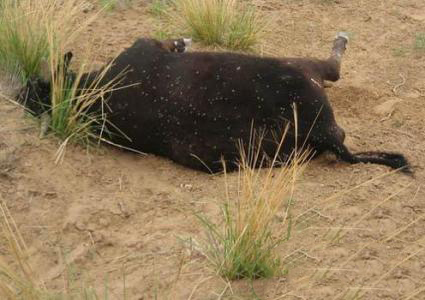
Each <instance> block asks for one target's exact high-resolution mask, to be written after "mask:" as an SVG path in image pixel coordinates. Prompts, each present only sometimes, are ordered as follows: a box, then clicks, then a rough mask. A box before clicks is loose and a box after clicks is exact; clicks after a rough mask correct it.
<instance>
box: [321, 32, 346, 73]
mask: <svg viewBox="0 0 425 300" xmlns="http://www.w3.org/2000/svg"><path fill="white" fill-rule="evenodd" d="M347 43H348V35H347V33H345V32H339V33H338V34H337V36H336V38H335V40H334V44H333V47H332V51H331V56H330V57H329V58H328V59H327V60H325V61H323V63H324V64H323V69H322V72H323V74H322V79H323V80H329V81H337V80H338V79H339V78H340V70H341V61H342V56H343V55H344V52H345V49H346V46H347Z"/></svg>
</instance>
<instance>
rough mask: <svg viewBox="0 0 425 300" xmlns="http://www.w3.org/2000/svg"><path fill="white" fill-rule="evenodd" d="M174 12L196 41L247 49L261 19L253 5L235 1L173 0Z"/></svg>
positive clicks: (260, 27)
mask: <svg viewBox="0 0 425 300" xmlns="http://www.w3.org/2000/svg"><path fill="white" fill-rule="evenodd" d="M173 6H174V7H175V13H174V15H172V16H173V17H174V18H175V19H176V20H179V21H180V22H181V23H182V24H183V26H184V27H185V28H187V30H188V31H189V32H190V33H191V35H192V37H193V38H194V39H195V40H199V41H201V42H202V43H204V44H206V45H218V46H223V47H226V48H229V49H233V50H249V49H250V48H252V46H254V45H255V44H256V43H257V42H258V40H259V38H260V35H261V32H262V30H263V27H264V22H263V21H262V20H261V19H260V17H259V16H258V15H257V13H256V11H255V8H254V6H251V5H249V4H247V3H246V2H245V3H244V2H242V1H238V0H174V1H173Z"/></svg>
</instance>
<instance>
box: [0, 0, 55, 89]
mask: <svg viewBox="0 0 425 300" xmlns="http://www.w3.org/2000/svg"><path fill="white" fill-rule="evenodd" d="M40 2H44V1H40ZM0 3H1V10H0V68H1V69H3V71H7V72H9V73H13V74H16V75H19V77H20V78H21V79H22V81H23V82H25V81H26V80H27V79H28V78H29V77H31V76H34V75H39V74H40V72H41V64H42V61H43V60H46V59H47V58H48V42H47V33H46V26H45V25H46V21H47V20H46V15H47V12H48V11H49V10H50V9H51V6H47V7H44V9H38V8H39V7H40V3H37V2H36V1H13V0H2V1H1V2H0Z"/></svg>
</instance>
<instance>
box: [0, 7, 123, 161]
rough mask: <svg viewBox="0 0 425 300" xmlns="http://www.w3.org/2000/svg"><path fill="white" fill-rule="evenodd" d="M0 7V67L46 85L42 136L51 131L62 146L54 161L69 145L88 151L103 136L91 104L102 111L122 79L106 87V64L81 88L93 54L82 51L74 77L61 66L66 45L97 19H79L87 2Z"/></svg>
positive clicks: (99, 115)
mask: <svg viewBox="0 0 425 300" xmlns="http://www.w3.org/2000/svg"><path fill="white" fill-rule="evenodd" d="M0 1H2V2H0V3H1V7H2V11H1V13H0V25H1V26H0V67H2V68H3V69H6V70H7V71H8V72H9V73H14V74H19V75H20V77H21V78H22V81H23V82H24V83H25V82H27V81H28V80H29V79H30V78H34V77H36V78H42V79H43V80H46V81H48V82H49V84H50V93H49V95H44V96H45V97H47V98H48V99H47V101H48V102H49V103H42V107H44V109H45V110H46V112H45V114H43V116H42V135H44V134H45V133H46V132H47V131H48V130H49V129H50V130H51V131H52V132H54V133H55V134H56V135H57V136H58V137H59V138H61V139H62V140H63V141H64V142H63V143H62V145H61V147H60V148H59V150H58V159H59V158H62V157H63V154H64V149H65V146H66V145H67V143H68V142H69V141H73V142H77V143H81V144H85V145H88V144H93V143H92V142H93V140H94V139H97V140H99V139H103V134H104V133H105V132H106V131H107V130H105V128H106V127H105V123H106V121H105V116H104V113H103V111H101V112H92V110H90V108H91V107H92V106H93V105H95V104H96V107H100V108H102V107H103V100H104V98H105V95H107V94H108V93H109V92H111V91H112V90H113V88H114V87H115V86H116V84H117V83H118V82H119V79H120V78H121V76H119V78H117V79H113V80H111V81H109V82H105V80H103V78H104V75H105V73H106V72H107V71H108V69H109V67H110V66H111V64H109V65H108V66H106V67H105V68H103V69H102V71H100V72H98V73H97V77H95V78H91V80H90V83H88V84H86V85H85V86H84V87H83V88H82V86H83V83H82V82H80V81H81V79H82V76H83V74H84V73H85V72H87V71H91V70H92V67H91V62H92V61H93V59H92V54H91V53H92V52H93V51H86V54H85V57H81V58H80V61H82V63H81V65H80V66H79V67H78V68H77V71H75V72H74V73H73V75H72V76H68V75H67V74H66V73H67V72H66V71H67V70H64V62H63V55H64V53H65V52H66V51H68V50H69V49H68V48H69V45H70V44H71V43H73V42H75V41H76V39H77V38H78V36H79V33H80V32H81V31H82V30H83V29H84V28H85V27H86V26H87V25H88V24H90V23H91V22H92V21H93V20H94V19H95V18H96V17H97V16H98V14H95V15H94V16H93V17H91V18H89V19H87V20H85V21H84V22H82V23H81V20H79V15H80V13H81V11H83V9H84V5H85V2H84V1H80V0H69V1H54V0H36V1H35V0H22V1H13V0H0ZM76 24H78V26H76ZM70 78H72V79H70ZM44 100H46V99H44Z"/></svg>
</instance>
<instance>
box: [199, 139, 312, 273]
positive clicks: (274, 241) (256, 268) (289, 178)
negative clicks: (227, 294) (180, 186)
mask: <svg viewBox="0 0 425 300" xmlns="http://www.w3.org/2000/svg"><path fill="white" fill-rule="evenodd" d="M282 142H283V138H282V141H281V143H280V146H281V145H282ZM258 145H259V147H257V149H260V148H261V147H260V146H261V139H260V142H259V143H258ZM280 146H279V147H280ZM240 149H243V147H242V146H241V147H240ZM307 158H308V155H307V153H306V152H304V153H302V154H300V155H295V154H294V155H293V160H292V162H288V163H285V164H284V165H283V167H280V168H279V169H277V168H276V169H274V168H273V166H276V165H277V164H278V161H277V155H276V157H274V159H273V160H272V162H271V164H270V167H269V168H267V169H265V170H263V171H262V170H261V169H259V168H255V167H254V166H258V165H260V166H262V165H263V163H264V159H262V158H261V157H260V150H251V151H249V153H247V154H246V153H245V152H244V151H241V160H240V163H239V174H238V178H237V184H236V187H235V190H231V189H230V184H229V180H228V176H227V174H226V173H225V190H226V200H225V201H224V202H223V203H222V204H221V205H220V208H221V221H222V222H221V224H216V223H214V222H212V221H210V220H209V219H208V218H206V217H205V216H200V215H198V218H199V219H200V221H201V224H202V225H203V227H204V229H205V233H206V236H207V238H206V240H205V241H204V242H203V243H202V245H201V249H202V251H203V253H204V255H205V256H206V257H207V258H208V260H209V261H210V262H211V263H212V264H213V266H214V269H215V270H216V271H217V273H218V274H220V275H221V276H223V277H225V278H226V279H229V280H234V279H241V278H248V279H256V278H262V277H271V276H273V275H275V274H278V273H280V272H282V273H283V266H282V264H281V261H280V260H279V258H278V256H277V255H276V253H275V251H274V250H275V248H276V247H277V246H278V245H280V244H281V243H282V242H284V241H286V240H288V239H289V236H290V231H291V217H290V209H291V206H292V193H293V190H294V184H295V180H296V179H297V177H298V176H299V175H300V174H301V173H302V171H303V169H304V168H305V166H306V164H305V162H306V160H307ZM260 159H261V160H260ZM279 211H283V217H282V218H281V220H280V221H279V223H280V224H278V226H276V227H278V229H277V231H276V232H273V230H272V228H273V225H274V223H275V221H276V219H277V213H278V212H279Z"/></svg>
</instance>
